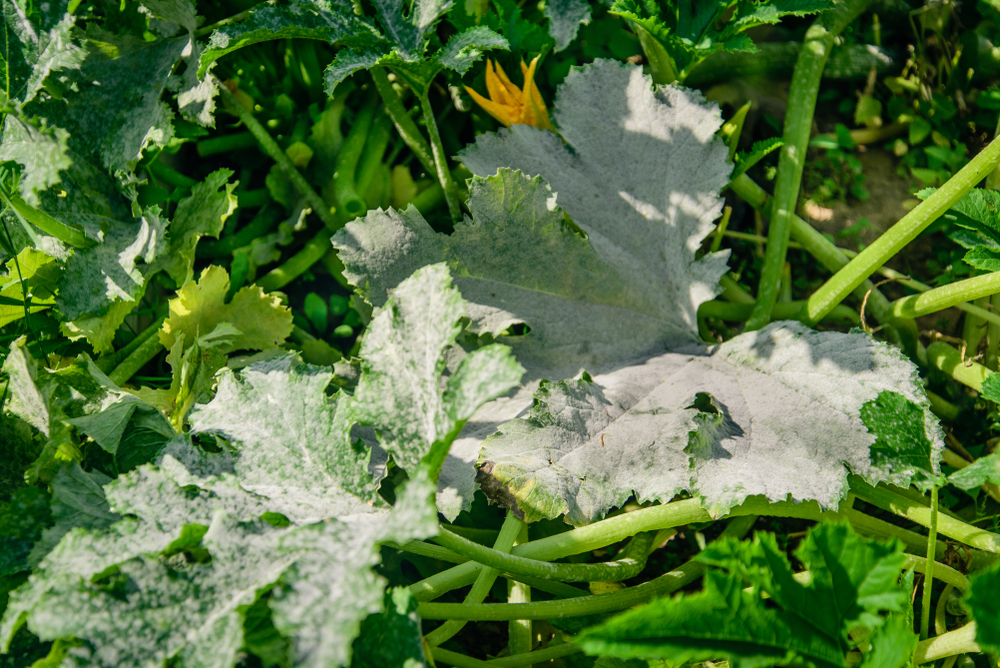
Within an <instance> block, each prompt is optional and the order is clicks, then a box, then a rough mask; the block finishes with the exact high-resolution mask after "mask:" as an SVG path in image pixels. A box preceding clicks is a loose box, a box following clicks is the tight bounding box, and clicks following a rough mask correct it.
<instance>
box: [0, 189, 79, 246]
mask: <svg viewBox="0 0 1000 668" xmlns="http://www.w3.org/2000/svg"><path fill="white" fill-rule="evenodd" d="M0 199H2V200H3V202H4V204H6V205H7V206H9V207H10V208H11V209H13V211H14V213H15V214H16V215H17V217H18V218H20V219H21V223H22V224H26V223H30V224H32V225H34V226H35V227H37V228H38V229H40V230H41V231H42V232H45V233H46V234H48V235H49V236H52V237H55V238H56V239H58V240H59V241H62V242H63V243H64V244H67V245H69V246H72V247H73V248H90V247H91V246H95V245H96V244H97V242H96V241H94V240H93V239H91V238H90V237H88V236H87V234H86V233H85V232H84V231H83V230H81V229H78V228H76V227H72V226H70V225H67V224H66V223H63V222H61V221H58V220H56V219H55V218H53V217H52V216H50V215H49V214H47V213H45V212H44V211H41V210H39V209H36V208H34V207H32V206H28V204H27V203H26V202H25V201H24V200H22V199H21V197H20V196H19V195H17V194H16V193H11V194H9V195H8V194H6V193H4V192H3V191H0Z"/></svg>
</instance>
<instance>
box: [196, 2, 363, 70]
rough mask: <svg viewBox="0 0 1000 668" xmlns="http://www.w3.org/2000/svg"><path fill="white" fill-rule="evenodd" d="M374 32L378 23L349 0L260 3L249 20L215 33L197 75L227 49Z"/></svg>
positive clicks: (332, 39)
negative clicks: (290, 40) (366, 18)
mask: <svg viewBox="0 0 1000 668" xmlns="http://www.w3.org/2000/svg"><path fill="white" fill-rule="evenodd" d="M374 34H376V31H375V27H374V26H372V25H371V24H369V23H368V22H367V21H365V20H364V19H363V18H362V17H360V16H357V15H356V14H355V13H354V8H353V7H352V6H351V3H350V2H347V0H278V1H277V2H274V3H266V4H261V5H258V6H257V7H255V8H254V9H253V10H251V12H250V16H249V18H247V20H245V21H243V22H241V23H237V24H235V25H228V26H224V27H222V28H219V29H218V30H216V31H215V32H213V33H212V36H211V38H210V39H209V42H208V47H207V48H206V49H205V51H204V52H203V53H202V55H201V64H200V66H199V68H198V76H199V77H204V75H205V72H206V71H207V70H208V66H209V65H210V64H211V63H214V62H215V61H216V60H218V59H219V58H221V57H222V56H224V55H226V54H227V53H232V52H233V51H236V50H237V49H240V48H243V47H244V46H250V45H251V44H257V43H258V42H264V41H267V40H272V39H282V38H294V37H299V38H302V37H304V38H309V39H319V40H323V41H324V42H327V43H329V44H336V43H337V42H340V41H341V40H344V39H347V38H352V37H354V38H364V37H365V36H368V35H374Z"/></svg>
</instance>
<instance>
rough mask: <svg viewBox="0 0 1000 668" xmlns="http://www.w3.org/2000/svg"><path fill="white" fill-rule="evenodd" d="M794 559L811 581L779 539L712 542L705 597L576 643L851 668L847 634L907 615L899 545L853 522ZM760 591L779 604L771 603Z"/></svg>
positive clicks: (609, 625) (734, 661)
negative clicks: (802, 578)
mask: <svg viewBox="0 0 1000 668" xmlns="http://www.w3.org/2000/svg"><path fill="white" fill-rule="evenodd" d="M796 557H797V558H798V559H799V560H800V561H801V562H802V563H803V565H804V566H805V567H806V569H807V570H808V571H809V572H810V574H811V576H812V577H811V580H810V582H809V583H808V584H800V583H799V582H797V581H796V580H795V579H794V578H793V577H792V576H793V572H792V568H791V565H790V564H789V563H788V559H787V557H786V556H785V554H784V552H783V551H782V550H781V549H780V548H779V547H778V544H777V541H776V540H775V538H774V536H773V535H772V534H761V533H758V534H757V535H756V537H755V539H754V541H753V543H740V542H738V541H732V540H731V541H726V542H722V543H719V544H713V545H712V546H711V547H709V548H708V549H707V550H706V551H705V552H703V553H702V554H701V555H700V556H699V559H700V560H702V561H704V562H706V563H708V564H711V565H712V566H714V567H715V568H718V569H720V570H715V568H713V569H710V570H709V571H708V573H706V575H705V589H704V591H702V592H700V593H698V594H688V595H681V596H679V597H676V598H673V599H669V598H666V599H659V600H656V601H654V602H652V603H650V604H649V605H646V606H644V607H642V608H639V609H637V610H633V611H630V612H627V613H624V614H622V615H619V616H618V617H615V618H613V619H611V620H609V621H608V622H605V623H604V624H602V625H600V626H598V627H596V628H593V629H590V630H588V631H586V632H584V633H583V634H582V635H581V636H580V637H579V638H578V639H577V642H578V643H579V644H580V645H581V646H582V647H583V648H584V651H586V652H587V653H590V654H602V655H606V656H618V657H623V658H628V657H633V656H643V657H662V658H669V659H670V660H671V661H676V662H680V661H690V660H705V659H721V658H726V659H728V660H729V662H730V664H731V665H732V666H733V668H750V667H757V666H772V665H788V664H792V665H798V664H805V665H812V666H817V667H821V668H833V667H839V668H846V667H847V666H849V665H852V664H851V663H850V662H849V660H848V656H847V653H848V651H849V650H850V649H851V645H850V644H849V642H848V635H847V634H848V631H851V630H854V629H856V628H858V627H861V628H864V629H867V630H869V631H871V630H875V629H879V628H881V627H882V626H883V625H884V624H885V617H884V615H885V614H886V613H900V612H902V611H903V610H904V609H905V607H906V606H907V605H908V603H909V592H908V591H907V590H906V588H904V587H902V586H900V584H899V583H898V579H899V572H900V570H902V567H903V564H904V562H905V560H904V555H903V550H902V545H901V544H900V543H899V542H898V541H895V540H894V541H893V542H891V543H880V542H878V541H874V540H868V539H864V538H861V537H859V536H857V535H856V534H855V533H854V532H853V531H852V530H851V529H850V527H849V526H847V525H846V524H821V525H818V526H816V527H814V528H813V529H811V530H810V532H809V534H808V535H807V536H806V538H805V540H804V541H803V543H802V546H801V547H800V548H799V549H798V550H797V551H796ZM746 584H750V585H751V586H752V589H751V590H750V591H749V592H747V591H744V590H743V587H744V586H745V585H746ZM761 593H766V594H768V595H769V596H770V599H771V602H772V603H771V604H765V603H764V601H763V600H762V598H761ZM821 601H822V602H825V604H824V603H821ZM893 626H894V627H898V626H899V624H898V623H896V624H893ZM891 635H892V637H893V638H894V639H903V640H905V641H907V642H909V643H910V645H911V646H912V644H915V641H916V636H915V634H914V633H913V631H912V629H896V628H894V629H893V632H892V634H891ZM881 644H882V641H880V646H881ZM878 651H879V652H880V655H881V656H883V657H885V658H887V659H891V660H890V661H888V662H886V663H883V664H881V665H883V666H886V667H887V668H902V667H903V666H905V665H907V663H908V660H909V658H910V657H909V655H908V654H902V653H900V652H886V651H885V650H884V649H879V650H878Z"/></svg>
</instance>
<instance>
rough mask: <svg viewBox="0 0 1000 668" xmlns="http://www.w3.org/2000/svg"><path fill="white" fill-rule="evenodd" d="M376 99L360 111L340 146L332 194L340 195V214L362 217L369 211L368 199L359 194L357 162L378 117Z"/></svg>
mask: <svg viewBox="0 0 1000 668" xmlns="http://www.w3.org/2000/svg"><path fill="white" fill-rule="evenodd" d="M376 100H377V98H372V99H370V100H369V101H368V102H367V103H366V104H365V105H364V106H363V107H361V109H360V110H359V111H358V114H357V116H355V117H354V123H353V124H352V125H351V129H350V131H349V132H348V133H347V137H346V138H345V139H344V143H343V144H341V145H340V151H338V152H337V163H336V167H335V168H334V169H335V171H334V174H333V191H334V194H335V195H336V196H337V204H338V205H339V206H340V211H341V213H343V214H346V215H347V216H350V217H351V218H354V217H356V216H360V215H361V214H362V213H364V212H365V211H366V210H367V209H368V205H367V204H365V200H364V199H363V198H362V197H361V195H359V194H358V189H357V183H356V182H355V175H356V173H357V169H358V160H360V159H361V153H362V152H363V151H364V149H365V140H366V139H368V133H369V131H370V130H371V127H372V119H373V118H374V117H375V106H376Z"/></svg>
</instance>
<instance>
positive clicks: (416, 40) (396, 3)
mask: <svg viewBox="0 0 1000 668" xmlns="http://www.w3.org/2000/svg"><path fill="white" fill-rule="evenodd" d="M451 4H452V3H451V0H414V2H413V4H412V7H410V10H409V16H405V17H404V16H403V8H404V2H403V0H375V9H376V11H378V17H379V20H380V21H381V23H382V27H383V29H384V30H385V34H386V36H387V37H388V38H389V39H390V40H392V41H393V43H394V45H395V49H396V52H397V53H398V54H399V55H400V57H401V58H403V60H417V59H418V58H420V56H422V55H423V53H424V49H425V48H426V38H427V33H428V31H429V30H430V28H431V27H432V26H433V25H434V24H435V23H437V21H438V20H439V19H440V18H441V17H442V16H444V15H445V13H446V12H447V11H448V10H449V9H450V8H451Z"/></svg>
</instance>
